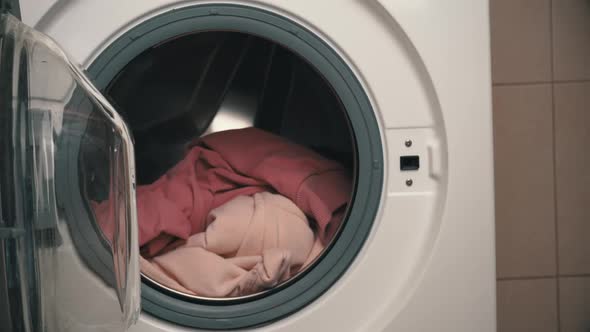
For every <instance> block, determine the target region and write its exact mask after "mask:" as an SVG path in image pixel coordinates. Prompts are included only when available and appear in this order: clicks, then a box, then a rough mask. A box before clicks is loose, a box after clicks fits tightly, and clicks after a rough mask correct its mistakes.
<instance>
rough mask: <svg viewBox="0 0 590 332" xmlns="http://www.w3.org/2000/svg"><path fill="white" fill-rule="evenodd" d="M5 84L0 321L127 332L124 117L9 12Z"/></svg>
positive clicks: (131, 299) (3, 45) (131, 213)
mask: <svg viewBox="0 0 590 332" xmlns="http://www.w3.org/2000/svg"><path fill="white" fill-rule="evenodd" d="M0 86H1V88H0V94H1V96H0V135H1V137H0V156H1V157H0V160H1V164H2V168H1V174H0V214H1V216H0V304H1V305H0V326H2V329H3V330H10V331H89V330H109V331H125V330H126V329H127V328H128V327H129V326H130V325H132V324H133V323H134V322H135V321H136V320H137V317H138V315H139V305H140V303H139V270H138V263H137V260H138V246H137V217H136V209H135V175H134V160H133V146H132V144H131V139H130V135H129V133H128V131H127V128H126V126H125V124H124V123H123V122H122V121H121V119H120V118H119V116H118V115H117V113H116V112H115V111H114V110H113V108H112V107H111V106H110V105H109V104H108V102H106V100H105V99H104V98H103V97H102V96H101V95H100V94H99V93H98V92H97V90H96V89H95V88H94V87H93V86H92V85H91V84H90V83H89V81H88V80H87V79H86V78H85V76H84V75H83V74H82V73H81V72H80V70H78V68H77V67H76V65H74V64H72V63H71V62H70V61H69V60H68V58H67V57H66V56H65V55H64V53H63V52H62V51H61V50H60V48H59V47H58V46H57V45H56V44H55V43H54V42H53V41H52V40H50V39H49V38H48V37H46V36H45V35H43V34H41V33H38V32H36V31H34V30H33V29H30V28H28V27H27V26H25V25H24V24H23V23H21V22H20V21H19V20H18V19H16V18H15V17H13V16H11V15H8V14H2V15H1V16H0ZM66 160H67V161H68V163H67V167H66V166H64V165H66V163H65V161H66ZM72 161H73V162H72ZM72 164H73V165H75V167H73V168H72V167H70V165H72ZM101 209H102V210H101ZM98 212H100V213H98ZM80 215H85V216H86V218H84V219H79V218H78V217H79V216H80ZM99 216H100V218H99ZM96 248H101V250H96ZM98 252H100V253H101V254H100V255H96V253H98Z"/></svg>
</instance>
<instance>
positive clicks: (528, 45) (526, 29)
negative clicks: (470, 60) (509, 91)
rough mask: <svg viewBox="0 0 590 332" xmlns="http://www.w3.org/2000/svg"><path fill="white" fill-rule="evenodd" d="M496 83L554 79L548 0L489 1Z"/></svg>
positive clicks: (494, 79) (493, 68)
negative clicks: (552, 76)
mask: <svg viewBox="0 0 590 332" xmlns="http://www.w3.org/2000/svg"><path fill="white" fill-rule="evenodd" d="M490 15H491V17H490V19H491V41H492V79H493V81H494V83H512V82H547V81H550V80H551V42H550V36H551V28H550V19H551V16H550V3H549V0H490Z"/></svg>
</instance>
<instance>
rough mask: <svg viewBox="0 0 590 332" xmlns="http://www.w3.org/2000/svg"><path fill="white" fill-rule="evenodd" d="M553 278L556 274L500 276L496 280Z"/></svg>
mask: <svg viewBox="0 0 590 332" xmlns="http://www.w3.org/2000/svg"><path fill="white" fill-rule="evenodd" d="M554 278H557V275H545V276H519V277H501V278H496V281H518V280H539V279H554Z"/></svg>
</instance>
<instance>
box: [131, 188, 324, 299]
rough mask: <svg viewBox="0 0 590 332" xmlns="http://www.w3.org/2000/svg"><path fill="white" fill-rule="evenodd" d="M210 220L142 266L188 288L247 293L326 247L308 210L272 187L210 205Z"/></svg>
mask: <svg viewBox="0 0 590 332" xmlns="http://www.w3.org/2000/svg"><path fill="white" fill-rule="evenodd" d="M207 224H208V226H207V228H206V230H205V231H204V232H201V233H197V234H195V235H192V236H191V237H189V238H188V240H187V241H186V243H185V244H184V245H182V246H181V247H179V248H176V249H174V250H171V251H169V252H167V253H165V254H162V255H159V256H157V257H155V258H153V259H151V260H146V259H142V261H141V268H142V271H143V272H144V273H145V274H146V275H148V276H149V277H150V278H153V279H155V280H156V281H158V282H160V283H162V284H164V285H166V286H168V287H170V288H173V289H176V290H179V291H182V292H185V293H188V294H193V295H198V296H205V297H234V296H243V295H248V294H253V293H257V292H260V291H262V290H265V289H269V288H272V287H274V286H276V285H278V284H279V283H281V282H282V281H285V280H287V279H288V278H289V277H291V276H292V275H293V274H295V273H297V271H299V270H300V269H301V268H303V267H304V266H305V265H306V264H309V263H310V262H311V261H312V260H313V259H314V258H315V257H316V256H317V255H318V254H319V253H320V252H321V250H322V249H323V246H322V245H321V244H320V243H319V241H316V240H315V234H314V232H313V231H312V229H311V228H310V226H309V223H308V220H307V217H306V216H305V214H304V213H303V212H302V211H301V210H300V209H299V208H298V207H297V206H296V205H295V204H294V203H293V202H292V201H290V200H289V199H287V198H286V197H283V196H281V195H277V194H271V193H268V192H262V193H256V194H254V195H253V196H238V197H236V198H234V199H233V200H231V201H229V202H227V203H225V204H224V205H221V206H220V207H218V208H216V209H214V210H212V211H211V213H210V214H209V215H208V217H207Z"/></svg>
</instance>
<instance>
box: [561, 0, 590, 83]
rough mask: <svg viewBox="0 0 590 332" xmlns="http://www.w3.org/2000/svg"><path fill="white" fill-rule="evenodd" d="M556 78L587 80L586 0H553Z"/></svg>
mask: <svg viewBox="0 0 590 332" xmlns="http://www.w3.org/2000/svg"><path fill="white" fill-rule="evenodd" d="M553 61H554V75H555V79H556V80H580V79H590V1H588V0H554V1H553Z"/></svg>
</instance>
